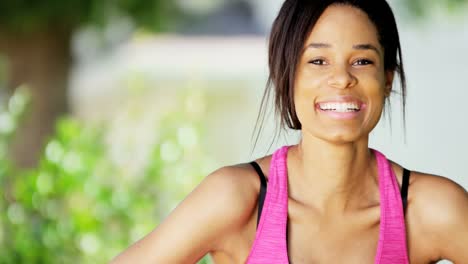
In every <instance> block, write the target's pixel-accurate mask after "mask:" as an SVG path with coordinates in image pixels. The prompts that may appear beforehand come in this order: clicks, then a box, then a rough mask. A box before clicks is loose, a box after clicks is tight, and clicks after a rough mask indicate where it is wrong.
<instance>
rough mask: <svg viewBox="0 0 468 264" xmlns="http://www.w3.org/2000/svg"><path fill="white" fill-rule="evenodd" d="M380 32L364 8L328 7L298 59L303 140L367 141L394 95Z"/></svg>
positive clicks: (297, 102)
mask: <svg viewBox="0 0 468 264" xmlns="http://www.w3.org/2000/svg"><path fill="white" fill-rule="evenodd" d="M383 54H384V50H383V47H382V46H381V45H380V43H379V40H378V32H377V29H376V28H375V26H374V24H373V23H372V22H371V21H370V20H369V18H368V17H367V15H366V14H365V13H364V12H363V11H361V10H360V9H357V8H354V7H351V6H346V5H332V6H330V7H328V8H327V9H326V10H325V12H324V13H323V14H322V15H321V17H320V19H319V20H318V21H317V23H316V24H315V26H314V28H313V30H312V32H311V33H310V35H309V36H308V38H307V40H306V42H305V45H304V50H303V53H302V55H301V57H300V59H299V62H298V67H297V72H296V79H295V87H294V89H295V91H294V102H295V106H296V108H295V110H296V114H297V116H298V118H299V121H300V122H301V124H302V133H303V136H310V135H312V136H314V137H317V138H320V139H323V140H326V141H329V142H333V143H338V144H341V143H347V142H352V141H357V140H359V139H362V138H367V136H368V135H369V133H370V131H371V130H372V129H373V128H374V127H375V126H376V125H377V123H378V121H379V119H380V116H381V113H382V110H383V106H384V101H385V97H386V96H388V95H389V93H390V89H391V83H392V81H393V72H385V70H384V57H383V56H384V55H383Z"/></svg>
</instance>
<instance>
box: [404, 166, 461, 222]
mask: <svg viewBox="0 0 468 264" xmlns="http://www.w3.org/2000/svg"><path fill="white" fill-rule="evenodd" d="M409 200H410V202H411V204H412V206H411V207H412V210H414V211H415V212H417V213H419V214H420V215H421V216H424V217H425V218H426V219H428V222H429V223H431V224H442V225H443V224H446V223H447V221H448V222H450V221H454V220H456V219H457V218H458V217H459V216H460V214H461V213H463V212H464V211H465V213H466V211H467V210H468V193H467V192H466V190H465V189H464V188H463V187H462V186H460V185H459V184H458V183H456V182H454V181H452V180H451V179H448V178H446V177H443V176H438V175H433V174H427V173H421V172H415V171H413V172H411V182H410V187H409Z"/></svg>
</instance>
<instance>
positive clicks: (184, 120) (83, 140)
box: [0, 89, 211, 263]
mask: <svg viewBox="0 0 468 264" xmlns="http://www.w3.org/2000/svg"><path fill="white" fill-rule="evenodd" d="M24 91H25V89H18V90H17V92H16V94H15V95H14V96H13V97H11V99H10V100H9V102H8V106H6V107H4V109H3V111H2V113H1V114H0V186H1V193H2V196H1V199H0V251H1V254H0V263H106V262H108V261H109V260H110V259H111V258H112V257H114V256H115V255H116V254H118V253H119V252H121V251H122V250H124V249H125V248H126V247H128V246H129V245H130V244H131V243H133V242H135V241H136V240H138V239H140V238H141V237H142V236H144V235H145V234H146V233H148V232H150V231H151V230H152V229H153V228H154V227H155V225H157V223H159V222H160V221H161V220H162V219H163V218H164V217H165V215H166V214H167V213H168V212H169V211H170V210H171V209H172V208H173V207H174V206H175V205H176V204H177V202H179V201H180V200H181V199H182V197H184V196H185V195H186V194H187V193H188V192H189V191H190V190H191V189H192V188H193V187H194V185H195V184H196V183H198V182H199V181H200V180H201V179H202V177H203V176H204V175H206V174H207V172H208V170H210V169H211V168H210V166H209V159H208V158H207V157H206V155H205V154H204V153H203V151H202V149H201V147H200V144H199V142H200V140H198V137H199V135H200V133H201V128H202V127H203V126H202V119H201V118H200V117H197V116H194V115H190V114H187V113H186V112H184V111H189V109H185V108H184V107H182V108H181V109H179V110H178V111H172V112H169V113H168V114H166V115H165V116H164V117H162V118H159V119H157V120H159V121H158V124H157V125H158V126H157V127H158V128H159V129H158V131H157V133H158V136H157V137H156V140H154V141H153V142H151V143H148V144H147V145H146V148H149V149H150V150H151V151H150V155H149V156H148V159H147V162H146V163H145V165H144V167H143V168H142V169H141V170H139V173H138V174H132V172H135V171H136V170H126V169H125V168H126V165H127V164H125V160H120V161H119V160H118V159H117V160H116V159H115V158H112V156H113V155H114V156H115V153H114V154H112V152H113V151H114V152H115V151H118V152H125V151H126V149H125V148H120V149H119V148H116V146H115V145H116V144H117V145H118V144H120V143H119V142H109V140H108V139H107V135H108V132H109V129H110V127H109V125H108V124H100V125H84V124H83V123H81V122H80V121H78V120H76V119H74V118H73V117H64V118H62V119H61V120H60V121H59V122H58V123H57V125H56V132H55V134H54V135H53V137H52V138H51V139H50V140H49V141H48V143H47V146H46V148H45V149H44V151H43V154H42V157H41V159H40V162H39V165H38V166H37V168H34V169H28V170H24V169H19V168H15V167H14V166H13V165H12V164H13V163H11V162H10V161H9V159H8V156H7V152H6V149H7V147H8V144H9V140H10V139H11V136H12V135H13V133H14V131H15V128H16V126H17V124H18V123H19V122H20V121H21V115H22V113H23V112H24V111H25V109H27V105H28V103H27V102H28V95H27V94H26V93H25V92H24ZM187 96H191V95H190V94H185V95H183V96H182V100H185V101H186V99H187ZM182 105H183V104H182ZM133 151H137V150H135V149H134V150H133ZM123 154H126V155H127V156H129V157H130V158H131V157H132V156H134V155H135V154H136V153H123ZM127 161H128V160H127ZM208 262H209V260H208V259H207V258H205V259H204V260H202V261H201V263H208Z"/></svg>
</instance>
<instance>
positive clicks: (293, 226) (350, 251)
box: [287, 206, 380, 264]
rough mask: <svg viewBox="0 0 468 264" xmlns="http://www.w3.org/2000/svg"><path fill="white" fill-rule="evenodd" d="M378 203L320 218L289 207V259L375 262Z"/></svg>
mask: <svg viewBox="0 0 468 264" xmlns="http://www.w3.org/2000/svg"><path fill="white" fill-rule="evenodd" d="M379 224H380V210H379V207H378V206H377V207H372V208H369V209H366V210H363V211H361V212H359V213H356V214H352V215H349V216H343V217H340V218H333V219H327V218H321V217H317V216H314V214H313V213H303V212H302V213H301V212H296V210H295V208H294V206H293V207H292V208H290V213H289V214H288V225H287V248H288V250H287V251H288V252H287V253H288V257H289V260H290V263H294V264H299V263H374V260H375V256H376V253H377V247H378V240H379V227H380V225H379Z"/></svg>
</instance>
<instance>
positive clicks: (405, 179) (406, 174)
mask: <svg viewBox="0 0 468 264" xmlns="http://www.w3.org/2000/svg"><path fill="white" fill-rule="evenodd" d="M410 175H411V172H410V171H409V170H407V169H405V168H403V179H402V183H401V191H400V192H401V200H402V201H403V213H404V214H406V207H407V205H408V186H409V178H410Z"/></svg>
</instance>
